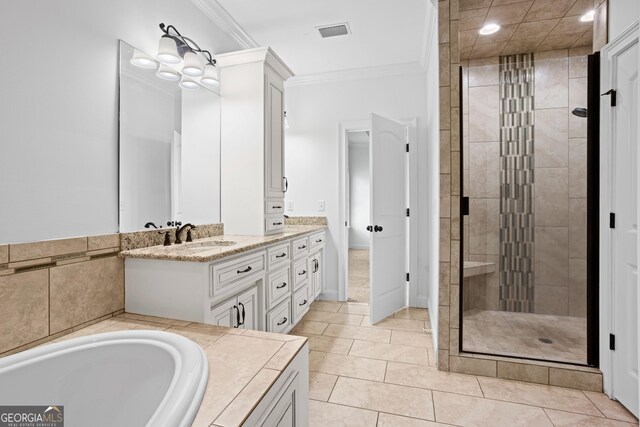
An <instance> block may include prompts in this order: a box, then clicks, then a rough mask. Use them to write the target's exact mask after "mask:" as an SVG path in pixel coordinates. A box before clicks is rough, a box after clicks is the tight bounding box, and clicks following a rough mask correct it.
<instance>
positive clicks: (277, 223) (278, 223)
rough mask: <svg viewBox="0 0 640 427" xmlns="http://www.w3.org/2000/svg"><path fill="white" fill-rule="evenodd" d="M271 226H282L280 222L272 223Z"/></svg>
mask: <svg viewBox="0 0 640 427" xmlns="http://www.w3.org/2000/svg"><path fill="white" fill-rule="evenodd" d="M273 225H282V223H281V222H274V223H273Z"/></svg>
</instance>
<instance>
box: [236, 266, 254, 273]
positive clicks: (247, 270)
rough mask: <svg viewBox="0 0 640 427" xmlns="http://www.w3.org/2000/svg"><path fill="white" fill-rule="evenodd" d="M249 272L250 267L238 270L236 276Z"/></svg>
mask: <svg viewBox="0 0 640 427" xmlns="http://www.w3.org/2000/svg"><path fill="white" fill-rule="evenodd" d="M250 271H251V266H249V267H247V268H245V269H244V270H238V274H242V273H248V272H250Z"/></svg>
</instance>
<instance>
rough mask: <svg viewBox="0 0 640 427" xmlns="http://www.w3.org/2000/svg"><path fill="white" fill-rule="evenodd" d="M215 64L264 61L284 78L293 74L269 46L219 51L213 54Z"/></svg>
mask: <svg viewBox="0 0 640 427" xmlns="http://www.w3.org/2000/svg"><path fill="white" fill-rule="evenodd" d="M215 58H216V63H217V66H218V67H220V68H224V67H231V66H234V65H240V64H247V63H250V62H264V63H266V64H267V65H269V66H270V67H271V68H272V69H273V70H274V71H275V72H276V73H278V74H279V75H280V77H282V78H283V79H284V80H287V79H289V78H291V77H292V76H294V75H295V74H294V73H293V71H291V68H289V67H288V66H287V64H285V63H284V61H283V60H282V59H280V57H279V56H278V55H276V53H275V52H274V51H273V50H271V48H269V47H257V48H254V49H245V50H240V51H236V52H228V53H221V54H219V55H216V56H215Z"/></svg>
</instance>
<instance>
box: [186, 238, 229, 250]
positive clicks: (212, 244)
mask: <svg viewBox="0 0 640 427" xmlns="http://www.w3.org/2000/svg"><path fill="white" fill-rule="evenodd" d="M235 244H236V242H232V241H229V240H208V241H206V242H191V243H187V244H186V247H188V248H213V247H216V246H233V245H235Z"/></svg>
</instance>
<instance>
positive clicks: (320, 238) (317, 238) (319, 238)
mask: <svg viewBox="0 0 640 427" xmlns="http://www.w3.org/2000/svg"><path fill="white" fill-rule="evenodd" d="M325 240H326V234H325V232H324V231H323V232H322V233H317V234H313V235H311V236H309V247H310V248H311V249H313V248H317V247H319V246H323V245H324V242H325Z"/></svg>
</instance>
